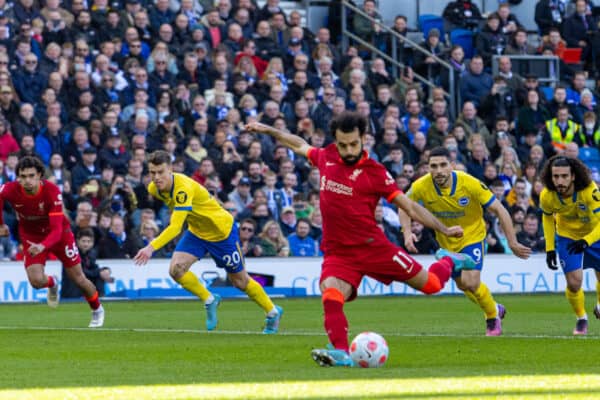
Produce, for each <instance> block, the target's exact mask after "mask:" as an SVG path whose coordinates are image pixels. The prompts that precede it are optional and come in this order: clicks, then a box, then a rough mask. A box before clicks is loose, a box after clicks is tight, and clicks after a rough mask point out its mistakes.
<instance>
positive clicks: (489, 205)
mask: <svg viewBox="0 0 600 400" xmlns="http://www.w3.org/2000/svg"><path fill="white" fill-rule="evenodd" d="M406 195H407V196H408V197H409V198H410V199H412V200H413V201H416V202H418V203H419V204H422V205H423V206H424V207H425V208H427V209H428V210H429V211H431V212H432V213H433V215H435V216H436V217H438V218H439V219H440V220H441V221H442V222H443V223H444V224H445V225H447V226H450V225H460V226H462V227H463V228H464V230H465V232H464V235H463V236H461V237H450V236H448V235H445V234H444V233H442V232H440V231H437V232H436V233H435V237H436V239H437V241H438V243H439V244H440V246H442V247H443V248H446V249H449V250H452V251H456V252H458V253H462V254H467V255H469V256H470V257H471V258H472V259H473V260H475V263H476V265H477V266H476V268H475V269H473V270H470V271H455V272H454V273H453V274H452V278H453V279H454V281H455V282H456V286H457V287H458V288H459V289H460V290H462V291H463V292H464V294H465V296H467V297H468V298H469V299H470V300H471V301H473V302H474V303H475V304H477V305H479V307H480V308H481V309H482V310H483V313H484V316H485V320H486V333H485V334H486V336H499V335H501V334H502V318H504V315H505V314H506V309H505V308H504V306H503V305H502V304H499V303H496V301H495V300H494V297H493V296H492V293H491V292H490V290H489V288H488V287H487V285H486V284H485V283H483V282H481V269H482V268H483V258H484V257H483V256H484V249H485V243H484V240H485V237H486V234H487V233H486V229H485V222H484V219H483V212H484V210H486V209H487V210H489V211H491V212H492V213H494V214H495V215H496V216H497V217H498V219H499V220H500V226H502V229H503V231H504V234H505V235H506V238H507V239H508V245H509V247H510V249H511V250H512V251H513V253H514V254H515V255H516V256H517V257H519V258H523V259H526V258H528V257H529V256H530V255H531V249H530V248H528V247H525V246H523V245H522V244H520V243H519V242H518V241H517V237H516V235H515V231H514V229H513V226H512V221H511V218H510V215H509V214H508V211H506V209H505V208H504V206H503V205H502V203H500V201H499V200H498V199H496V197H495V196H494V194H493V193H492V192H491V191H490V190H489V189H488V188H487V186H485V185H484V184H483V183H481V182H480V181H479V180H477V179H476V178H474V177H473V176H471V175H469V174H467V173H464V172H461V171H454V170H453V164H452V162H451V160H450V153H449V151H448V150H447V149H446V148H444V147H436V148H434V149H432V150H431V153H430V155H429V173H428V174H426V175H424V176H422V177H421V178H419V179H417V180H416V181H415V182H414V183H413V184H412V185H411V188H410V190H409V191H408V193H407V194H406ZM399 213H400V223H401V225H402V226H403V227H409V228H410V217H409V216H408V215H406V213H404V212H403V211H402V210H400V212H399ZM403 232H404V245H405V247H406V249H407V250H408V251H410V252H414V253H416V252H417V249H416V247H415V245H414V242H413V240H414V237H413V234H412V233H411V231H410V229H403ZM443 254H444V250H438V252H437V253H436V257H439V256H441V255H443Z"/></svg>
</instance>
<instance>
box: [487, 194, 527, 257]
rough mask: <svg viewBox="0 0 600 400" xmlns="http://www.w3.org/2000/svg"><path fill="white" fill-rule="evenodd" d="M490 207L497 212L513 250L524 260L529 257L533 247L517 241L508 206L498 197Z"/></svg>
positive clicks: (509, 245)
mask: <svg viewBox="0 0 600 400" xmlns="http://www.w3.org/2000/svg"><path fill="white" fill-rule="evenodd" d="M488 209H489V210H490V211H491V212H493V213H494V214H496V216H497V217H498V220H499V221H500V226H501V227H502V230H503V231H504V234H505V235H506V239H507V240H508V247H510V249H511V250H512V252H513V253H514V254H515V255H516V256H517V257H519V258H522V259H524V260H526V259H528V258H529V256H530V255H531V249H530V248H529V247H526V246H523V245H522V244H521V243H519V242H518V241H517V235H516V233H515V229H514V228H513V225H512V219H511V217H510V214H508V211H506V208H504V206H503V205H502V203H500V201H498V199H496V200H494V201H493V202H492V204H490V206H489V207H488Z"/></svg>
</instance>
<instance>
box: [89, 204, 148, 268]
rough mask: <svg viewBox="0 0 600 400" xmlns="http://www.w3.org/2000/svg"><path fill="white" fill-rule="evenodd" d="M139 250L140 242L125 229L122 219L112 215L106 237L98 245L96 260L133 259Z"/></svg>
mask: <svg viewBox="0 0 600 400" xmlns="http://www.w3.org/2000/svg"><path fill="white" fill-rule="evenodd" d="M141 248H142V243H141V241H140V240H139V239H138V238H137V237H136V236H135V235H132V234H130V233H129V232H127V230H126V229H125V221H124V220H123V217H121V216H120V215H113V216H112V218H111V222H110V228H109V230H108V233H107V235H106V236H105V237H103V238H101V239H100V242H99V243H98V258H99V259H105V258H133V257H134V256H135V255H136V253H137V252H138V250H139V249H141Z"/></svg>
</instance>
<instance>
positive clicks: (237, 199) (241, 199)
mask: <svg viewBox="0 0 600 400" xmlns="http://www.w3.org/2000/svg"><path fill="white" fill-rule="evenodd" d="M250 185H251V182H250V179H248V177H243V178H241V179H240V180H239V182H238V184H237V187H236V188H235V189H234V190H233V192H231V193H230V194H229V200H231V201H232V202H233V204H234V205H235V208H236V209H237V210H238V212H242V211H244V209H245V208H246V207H248V206H249V205H250V204H251V203H252V195H251V194H250Z"/></svg>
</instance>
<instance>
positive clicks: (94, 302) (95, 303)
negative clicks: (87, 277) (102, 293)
mask: <svg viewBox="0 0 600 400" xmlns="http://www.w3.org/2000/svg"><path fill="white" fill-rule="evenodd" d="M85 299H86V300H87V302H88V304H89V305H90V308H91V309H92V310H97V309H98V308H100V300H99V299H98V291H96V292H95V293H94V294H93V295H92V296H91V297H86V298H85Z"/></svg>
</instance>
